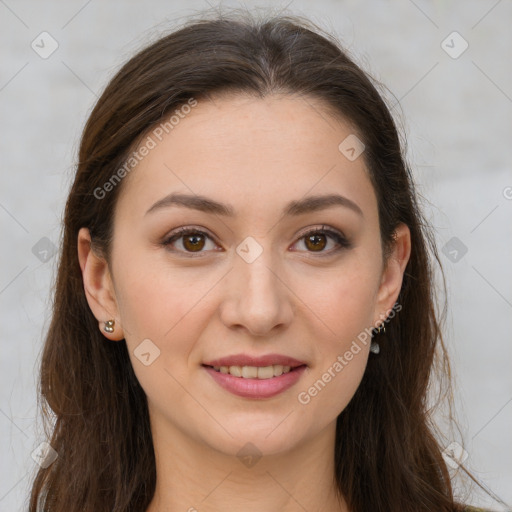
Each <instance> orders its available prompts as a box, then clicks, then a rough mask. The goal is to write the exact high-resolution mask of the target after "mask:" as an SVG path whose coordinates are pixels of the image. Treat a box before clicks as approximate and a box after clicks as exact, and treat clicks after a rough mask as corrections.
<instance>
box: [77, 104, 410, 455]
mask: <svg viewBox="0 0 512 512" xmlns="http://www.w3.org/2000/svg"><path fill="white" fill-rule="evenodd" d="M158 133H159V138H161V140H158V138H157V137H155V136H154V135H153V139H154V140H155V141H156V146H155V147H154V148H152V149H151V150H150V151H149V153H148V154H147V155H146V156H145V157H144V158H143V159H142V160H141V161H140V163H139V164H138V165H137V166H136V168H135V169H134V170H133V171H132V172H131V173H130V174H129V175H128V176H127V177H126V178H124V180H123V183H122V190H121V191H120V192H121V193H120V196H119V199H118V203H117V206H116V211H115V218H114V240H113V245H112V253H111V261H110V266H109V267H108V268H106V269H105V272H106V273H107V274H108V279H106V280H105V282H106V283H107V284H106V285H105V286H104V287H103V291H102V292H101V293H98V294H97V300H91V297H90V295H93V294H94V292H90V294H89V295H88V298H89V302H90V304H91V308H92V309H93V312H95V314H96V316H97V318H98V320H103V321H104V320H106V319H108V318H115V319H116V335H117V337H118V338H122V337H124V338H125V340H126V344H127V347H128V351H129V354H130V358H131V362H132V365H133V368H134V371H135V374H136V376H137V378H138V380H139V382H140V384H141V386H142V388H143V389H144V391H145V393H146V394H147V397H148V404H149V409H150V416H151V421H152V424H153V425H158V426H159V428H160V429H161V431H168V432H180V433H181V434H182V435H183V436H186V437H187V438H188V439H193V440H195V441H197V442H200V443H202V444H203V445H207V446H209V447H212V448H214V449H216V450H218V451H220V452H223V453H226V454H230V455H233V454H236V453H237V452H238V451H239V450H240V448H241V447H242V446H244V445H245V444H246V443H247V442H251V443H253V444H254V445H255V446H256V447H257V448H258V449H259V450H260V451H261V452H262V453H263V454H275V453H279V452H284V451H286V450H290V449H292V448H293V447H295V446H299V445H300V444H301V443H303V442H306V441H308V440H311V439H313V438H314V437H315V436H317V435H318V434H319V433H320V432H322V431H324V430H325V429H326V427H328V426H332V425H333V424H334V422H335V420H336V417H337V416H338V415H339V414H340V412H341V411H342V410H343V409H344V408H345V407H346V405H347V403H348V402H349V401H350V399H351V398H352V396H353V395H354V393H355V391H356V389H357V387H358V385H359V383H360V381H361V378H362V375H363V373H364V370H365V367H366V363H367V358H368V352H369V341H368V342H367V343H361V342H360V341H359V342H357V340H358V335H360V334H361V333H362V332H364V330H365V328H371V327H372V326H374V325H375V324H377V323H379V321H381V320H382V318H383V316H382V315H386V313H387V312H389V310H390V309H391V308H392V306H393V304H394V302H395V300H396V298H397V296H398V293H399V290H400V286H401V280H402V274H403V269H404V267H405V264H406V260H407V257H408V254H404V251H403V250H402V253H397V257H396V258H395V259H393V257H392V258H391V260H392V261H391V263H390V264H389V265H388V266H384V265H383V261H382V248H381V242H380V233H379V221H378V211H377V202H376V196H375V193H374V190H373V188H372V185H371V183H370V180H369V177H368V174H367V170H366V169H365V164H364V160H363V156H361V157H359V158H356V159H355V160H350V159H348V158H346V157H345V156H344V154H343V153H342V152H340V150H339V149H338V146H339V145H340V143H341V142H342V141H343V140H344V139H345V138H346V137H348V136H349V135H351V134H352V133H353V129H351V128H350V126H349V125H348V124H346V123H344V122H342V121H340V120H334V119H333V118H332V117H330V116H328V115H327V114H326V113H325V111H324V110H323V109H322V105H321V104H320V103H319V102H318V101H315V100H314V99H313V98H309V99H308V101H305V99H304V98H299V97H295V96H290V95H287V96H269V97H266V98H265V99H255V98H252V97H248V96H241V95H240V96H223V97H221V96H217V97H215V98H214V101H207V100H204V101H200V102H198V104H197V106H195V107H194V108H193V109H191V112H190V113H189V114H188V115H186V116H184V118H183V119H180V121H179V123H178V124H176V125H174V128H173V129H172V130H171V131H169V133H168V134H165V132H164V134H163V136H162V134H160V132H158ZM313 198H315V199H313ZM401 233H402V232H401ZM407 233H408V231H403V234H404V237H401V236H400V237H399V240H402V239H405V238H406V236H405V235H406V234H407ZM405 253H407V250H405ZM82 260H83V258H82ZM86 267H87V265H85V267H84V265H83V268H86ZM91 268H92V265H91ZM97 268H98V269H99V268H100V266H97ZM91 272H92V271H91ZM86 284H87V280H86ZM86 288H87V286H86ZM105 290H106V291H105ZM359 339H361V338H359ZM354 341H356V342H357V343H356V346H357V347H358V348H359V350H357V349H356V348H354V347H355V346H354ZM348 352H351V353H352V357H350V356H348V355H347V353H348ZM230 356H240V357H246V358H251V357H253V358H263V359H260V360H259V361H258V360H253V361H251V360H250V359H247V360H245V361H244V360H243V359H240V358H236V357H235V359H232V360H231V361H229V360H227V361H218V360H220V359H223V358H228V357H230ZM265 356H268V357H267V358H266V359H265ZM286 358H292V359H293V360H287V359H286ZM340 358H341V359H342V360H343V363H342V362H341V360H340ZM273 362H274V363H277V364H276V365H273ZM336 362H338V364H336ZM208 363H211V366H216V367H217V368H216V369H215V368H211V367H210V366H205V365H207V364H208ZM237 363H241V365H242V366H245V368H241V369H240V368H230V370H229V371H230V374H226V373H225V372H226V371H228V370H227V369H226V368H220V371H219V368H218V367H219V366H224V367H226V366H232V367H236V366H240V365H237ZM251 363H252V364H251ZM340 365H341V367H342V368H341V369H340ZM287 366H289V367H291V368H290V370H291V371H290V372H289V373H288V372H287V369H288V368H286V367H287ZM262 367H266V368H265V369H262ZM269 367H270V369H269ZM240 371H241V372H242V373H243V376H242V377H240V376H238V375H239V374H238V373H237V372H240ZM281 371H284V372H285V373H283V374H282V375H279V373H280V372H281ZM258 372H259V376H260V377H264V378H261V379H260V378H258V379H257V380H255V379H254V378H255V377H257V375H258ZM326 373H328V374H329V375H328V376H327V377H326ZM271 375H276V376H274V377H271ZM329 376H330V378H329ZM319 380H321V381H322V384H319V383H318V381H319ZM315 383H316V387H315ZM313 388H314V389H313ZM312 389H313V390H312ZM315 390H316V391H315Z"/></svg>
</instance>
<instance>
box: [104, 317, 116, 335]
mask: <svg viewBox="0 0 512 512" xmlns="http://www.w3.org/2000/svg"><path fill="white" fill-rule="evenodd" d="M115 325H116V322H115V320H107V321H106V322H105V327H103V330H104V331H105V332H114V329H115Z"/></svg>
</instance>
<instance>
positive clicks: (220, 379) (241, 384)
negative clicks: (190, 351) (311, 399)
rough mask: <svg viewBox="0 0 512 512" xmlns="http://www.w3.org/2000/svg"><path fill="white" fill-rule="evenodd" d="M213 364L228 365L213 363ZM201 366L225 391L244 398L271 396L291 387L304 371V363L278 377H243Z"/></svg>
mask: <svg viewBox="0 0 512 512" xmlns="http://www.w3.org/2000/svg"><path fill="white" fill-rule="evenodd" d="M276 364H280V363H276ZM215 366H228V365H224V364H221V365H217V364H215ZM229 366H232V365H229ZM233 366H234V365H233ZM243 366H256V365H243ZM268 366H270V365H268ZM287 366H291V365H287ZM203 368H204V369H205V370H206V371H207V372H208V373H209V374H210V375H211V376H212V377H213V379H214V380H215V381H216V382H217V384H219V385H220V386H221V387H223V388H224V389H226V390H227V391H230V392H231V393H233V394H234V395H238V396H242V397H245V398H254V399H262V398H271V397H273V396H275V395H278V394H279V393H282V392H283V391H286V390H287V389H288V388H290V387H292V386H293V385H294V384H295V383H296V382H297V381H298V380H299V379H300V377H301V375H302V374H303V373H304V370H305V369H306V365H302V366H299V367H295V368H294V369H293V370H292V371H290V372H288V373H283V374H282V375H279V377H272V378H271V379H245V378H243V377H235V376H234V375H230V374H229V373H220V372H218V371H216V370H214V369H213V368H210V367H209V366H204V365H203Z"/></svg>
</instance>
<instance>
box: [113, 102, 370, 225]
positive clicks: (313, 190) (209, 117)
mask: <svg viewBox="0 0 512 512" xmlns="http://www.w3.org/2000/svg"><path fill="white" fill-rule="evenodd" d="M176 111H178V112H176ZM171 115H173V114H171ZM167 120H170V121H172V123H171V122H170V121H169V122H168V123H167V124H166V125H160V126H157V127H154V128H152V129H151V130H150V131H148V133H147V134H146V135H145V137H144V138H143V141H142V142H141V145H140V146H139V148H141V147H142V146H144V145H146V146H147V147H151V149H150V150H149V151H148V152H147V153H146V154H145V156H144V157H142V158H140V162H139V163H138V164H137V165H136V167H135V168H134V170H133V171H131V172H130V173H129V174H128V175H127V176H126V178H124V180H123V184H122V191H121V195H120V198H119V203H120V204H119V205H118V208H119V209H122V208H123V207H124V205H127V204H128V205H129V208H130V210H131V211H132V212H138V213H141V212H143V211H144V212H145V211H146V210H147V208H149V207H150V206H151V205H152V204H153V203H154V202H155V201H157V200H158V199H160V198H161V197H162V196H164V195H166V194H168V193H170V192H173V191H178V192H186V193H189V194H191V193H192V194H198V195H205V196H209V197H212V198H215V199H217V200H219V201H222V202H228V203H229V204H231V205H233V206H234V209H235V213H238V212H239V213H240V214H244V213H248V214H252V215H254V214H257V213H258V212H257V211H256V210H257V209H258V208H259V213H261V214H263V213H264V212H269V211H270V210H273V208H274V207H276V208H277V207H280V206H281V205H282V204H283V203H288V202H289V201H290V200H294V199H299V198H301V197H303V196H305V195H310V194H311V195H318V194H322V193H332V192H333V191H336V192H339V193H342V194H343V195H345V196H347V197H349V198H350V199H352V200H353V201H355V202H357V203H358V204H359V205H360V207H361V208H362V209H363V210H367V211H369V213H370V215H371V214H372V213H375V212H376V204H375V202H376V199H375V195H374V192H373V187H372V185H371V183H370V180H369V177H368V175H367V171H366V168H365V163H364V159H363V158H362V156H361V157H359V158H357V159H355V160H353V161H351V160H349V159H348V158H346V156H345V155H344V154H343V153H342V152H341V151H340V149H339V145H340V143H342V142H343V141H344V140H345V139H346V138H347V137H349V136H351V135H353V134H354V129H353V128H352V127H351V126H350V125H349V124H348V123H346V122H345V121H343V120H342V119H340V118H335V117H334V116H332V115H330V114H329V113H328V109H327V108H326V106H325V104H323V103H322V102H321V101H319V100H317V99H315V98H311V97H304V96H298V95H271V96H267V97H265V98H255V97H251V96H247V95H240V94H238V95H227V94H223V95H217V96H213V97H211V98H210V99H204V100H200V101H197V104H196V105H195V106H194V107H191V108H187V109H182V110H180V108H179V107H177V108H176V109H175V111H174V117H173V118H170V117H169V118H168V119H167Z"/></svg>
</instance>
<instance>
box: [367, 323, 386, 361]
mask: <svg viewBox="0 0 512 512" xmlns="http://www.w3.org/2000/svg"><path fill="white" fill-rule="evenodd" d="M385 332H386V327H385V326H384V324H380V325H379V327H377V329H373V336H372V338H373V337H374V336H376V335H377V334H381V333H385ZM370 352H372V353H373V354H378V353H379V352H380V345H379V344H378V342H376V341H373V340H372V342H371V344H370Z"/></svg>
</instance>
